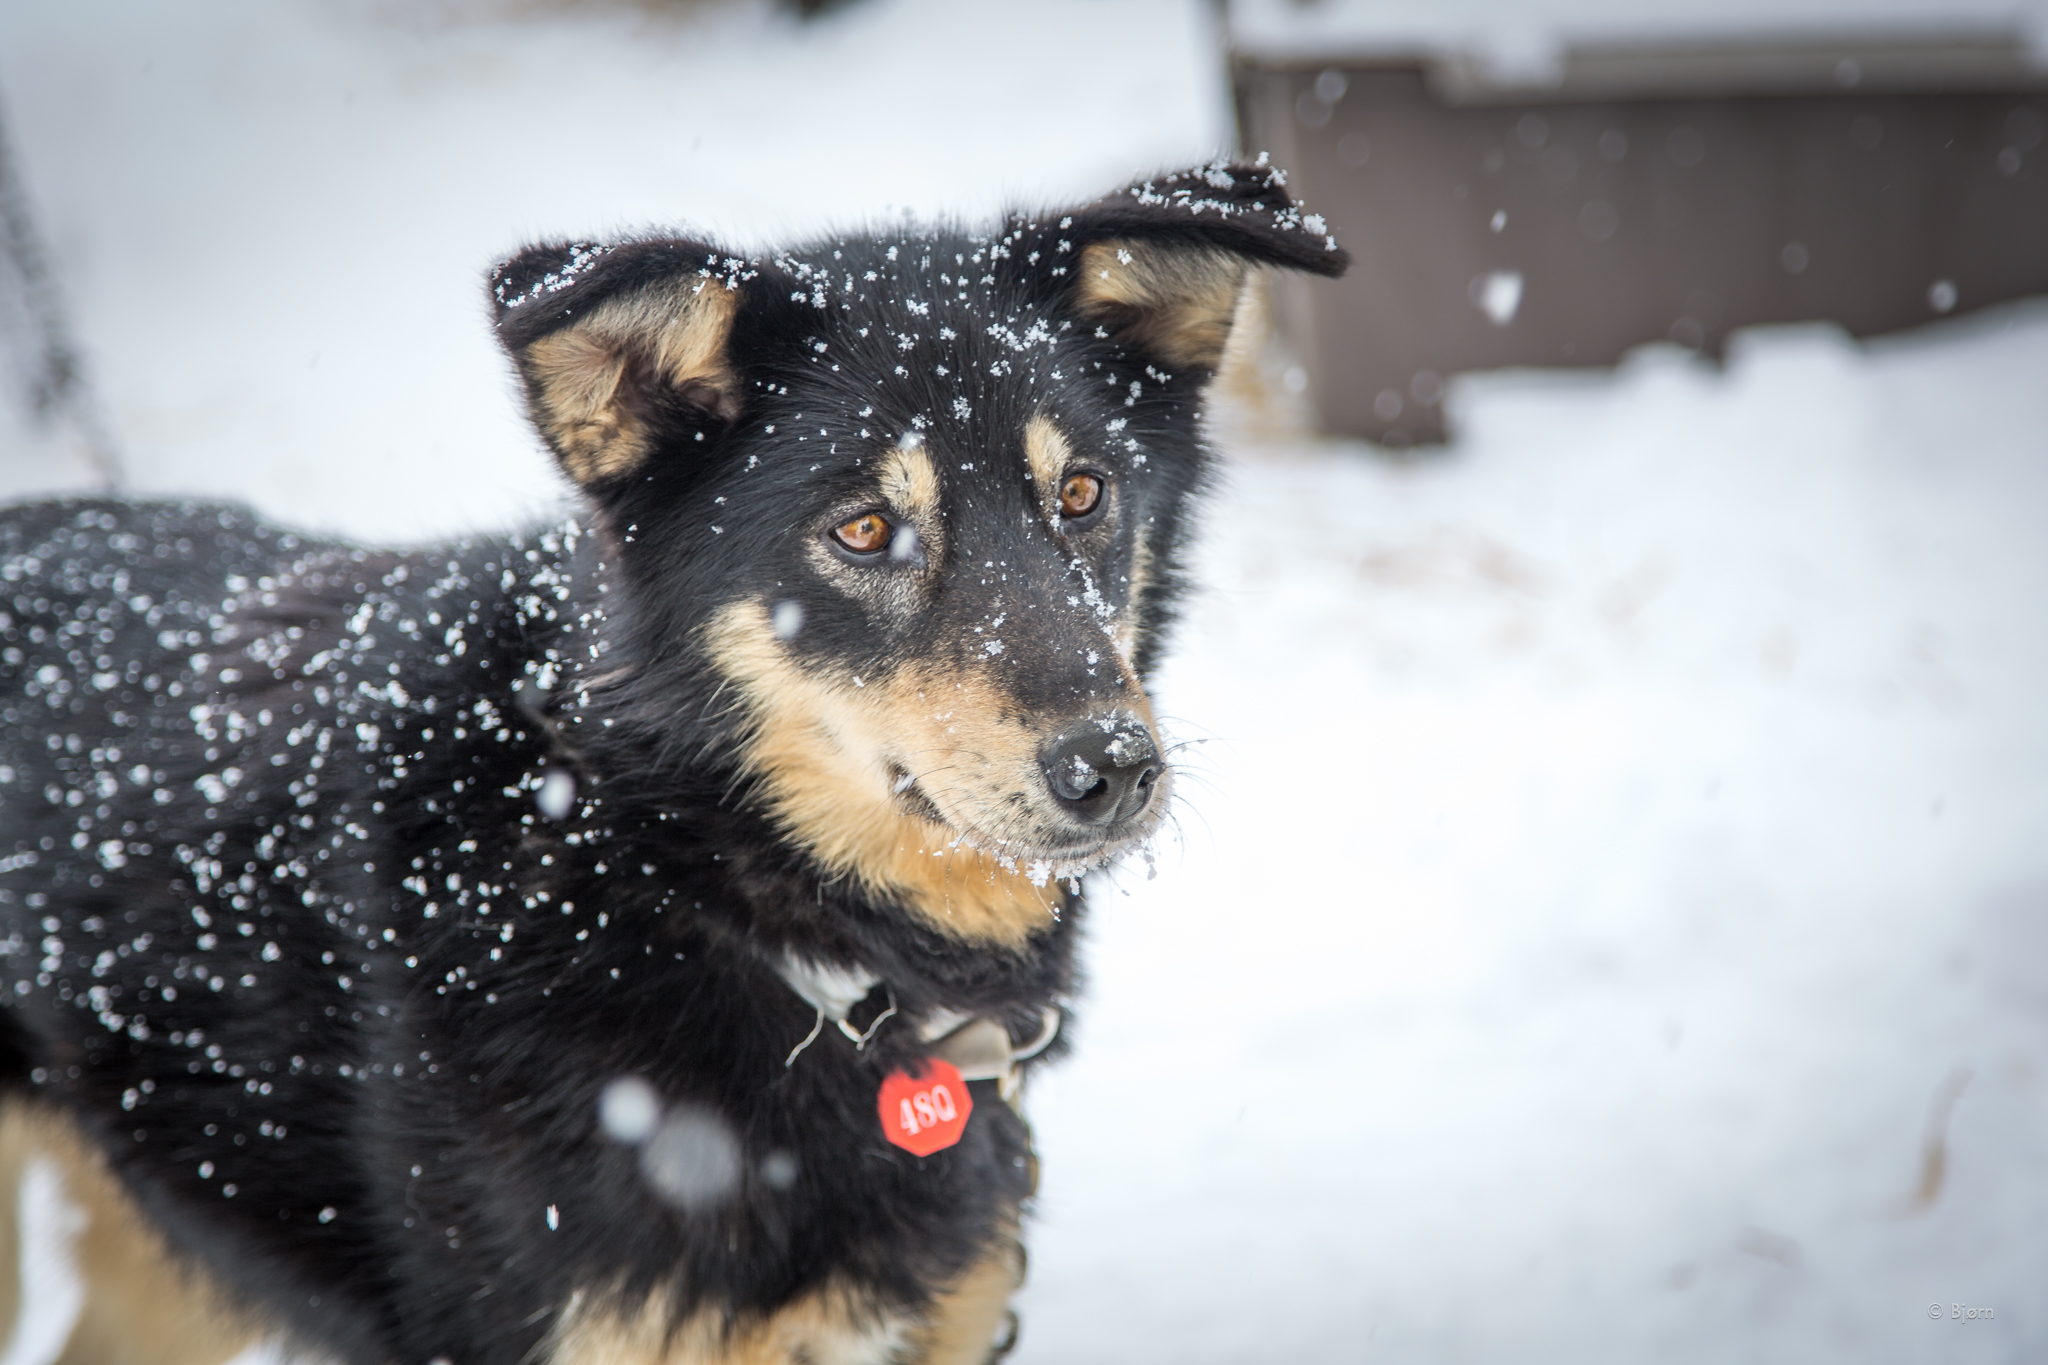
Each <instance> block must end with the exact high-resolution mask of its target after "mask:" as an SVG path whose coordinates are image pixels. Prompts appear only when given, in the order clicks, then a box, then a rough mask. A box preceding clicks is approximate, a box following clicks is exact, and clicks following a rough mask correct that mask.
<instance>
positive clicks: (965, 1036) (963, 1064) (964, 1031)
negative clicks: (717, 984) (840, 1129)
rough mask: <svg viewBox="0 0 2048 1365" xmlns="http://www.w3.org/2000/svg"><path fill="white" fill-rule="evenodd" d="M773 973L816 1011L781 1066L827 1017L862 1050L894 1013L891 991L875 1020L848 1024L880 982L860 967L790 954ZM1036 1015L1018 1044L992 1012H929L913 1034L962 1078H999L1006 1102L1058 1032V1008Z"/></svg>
mask: <svg viewBox="0 0 2048 1365" xmlns="http://www.w3.org/2000/svg"><path fill="white" fill-rule="evenodd" d="M775 974H776V975H777V976H780V977H781V978H782V980H783V983H784V984H785V985H787V986H788V987H789V988H790V989H791V990H792V991H794V992H796V994H797V995H798V996H800V997H801V998H802V999H803V1001H804V1002H805V1003H806V1004H808V1005H809V1006H810V1007H811V1008H812V1009H814V1010H816V1011H817V1018H816V1020H815V1021H814V1022H813V1023H812V1024H811V1031H810V1032H809V1033H807V1034H805V1035H804V1038H803V1041H802V1042H799V1043H798V1044H797V1045H796V1047H795V1048H793V1049H792V1050H791V1051H790V1054H789V1056H788V1057H787V1058H785V1059H784V1061H783V1063H782V1064H783V1065H784V1066H785V1067H788V1066H794V1065H795V1064H796V1059H797V1058H798V1057H799V1056H801V1055H802V1054H803V1050H804V1049H805V1048H807V1047H809V1046H810V1045H811V1044H812V1043H814V1042H816V1041H817V1038H818V1034H819V1033H820V1032H822V1031H823V1029H824V1027H825V1021H826V1020H827V1019H830V1020H832V1021H833V1023H835V1024H837V1025H838V1026H839V1031H840V1032H841V1033H843V1034H845V1035H846V1036H847V1037H848V1038H850V1039H852V1040H853V1045H854V1047H855V1048H860V1049H864V1048H866V1047H867V1045H868V1040H869V1039H871V1038H873V1037H874V1036H875V1031H876V1030H877V1029H879V1028H881V1027H882V1024H883V1022H884V1021H886V1020H887V1019H889V1018H891V1017H892V1016H893V1015H894V1014H895V1013H896V995H895V992H893V991H892V992H890V994H889V1008H887V1009H885V1010H883V1011H882V1012H881V1013H880V1014H879V1015H877V1016H875V1020H874V1022H873V1023H871V1024H869V1025H868V1026H867V1028H866V1029H865V1030H861V1029H857V1028H855V1027H854V1026H853V1025H852V1024H850V1023H848V1022H847V1018H846V1016H847V1015H848V1014H850V1013H851V1012H852V1010H853V1007H854V1006H855V1005H858V1004H859V1003H860V1002H861V1001H863V1000H865V999H866V998H867V997H868V994H869V992H871V991H873V990H874V988H875V987H876V986H879V985H881V984H882V978H881V977H879V976H876V975H875V974H874V973H873V972H870V971H868V970H867V969H866V968H864V967H857V966H848V967H840V966H832V965H829V964H826V963H820V962H810V961H806V960H805V959H803V958H800V957H797V956H796V955H795V954H793V953H792V954H785V955H784V956H783V958H782V960H781V961H780V962H779V963H777V964H776V966H775ZM1039 1017H1040V1019H1041V1021H1042V1023H1041V1025H1040V1028H1039V1031H1038V1036H1037V1037H1035V1038H1033V1039H1031V1041H1029V1042H1027V1043H1025V1044H1024V1045H1022V1046H1021V1047H1020V1046H1018V1045H1017V1044H1016V1043H1014V1042H1012V1041H1011V1039H1010V1030H1009V1029H1008V1028H1006V1027H1004V1025H1003V1023H1002V1021H1001V1020H999V1019H996V1018H995V1017H993V1016H992V1015H986V1014H982V1015H968V1014H961V1013H959V1012H958V1011H956V1010H945V1009H942V1010H937V1011H934V1012H933V1013H932V1014H931V1015H930V1016H929V1017H927V1018H926V1019H924V1020H923V1021H922V1022H921V1023H920V1024H919V1025H918V1029H917V1036H918V1040H919V1041H920V1042H925V1043H930V1044H933V1047H932V1055H933V1056H935V1057H938V1058H940V1059H941V1060H943V1061H947V1062H950V1063H952V1064H953V1065H954V1066H955V1067H957V1068H958V1069H959V1072H960V1078H961V1079H962V1080H968V1081H998V1082H1000V1083H1001V1092H1002V1096H1003V1098H1004V1099H1005V1100H1009V1099H1011V1098H1012V1097H1013V1096H1014V1095H1015V1094H1016V1093H1017V1087H1018V1085H1019V1084H1020V1083H1021V1081H1022V1079H1023V1069H1022V1064H1023V1063H1025V1062H1027V1061H1029V1060H1031V1059H1032V1058H1033V1057H1036V1056H1037V1055H1038V1054H1039V1053H1041V1052H1043V1051H1045V1050H1046V1049H1047V1048H1048V1047H1051V1046H1052V1041H1053V1039H1054V1038H1057V1037H1058V1036H1059V1031H1060V1023H1061V1020H1062V1019H1063V1017H1064V1016H1063V1015H1062V1014H1061V1012H1060V1010H1059V1008H1058V1007H1057V1006H1055V1005H1047V1006H1045V1007H1044V1008H1043V1009H1042V1010H1041V1011H1040V1013H1039Z"/></svg>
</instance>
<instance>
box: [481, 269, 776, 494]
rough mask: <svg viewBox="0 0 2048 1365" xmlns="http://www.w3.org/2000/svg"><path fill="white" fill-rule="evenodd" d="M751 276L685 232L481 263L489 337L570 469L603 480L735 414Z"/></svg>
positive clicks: (580, 479)
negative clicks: (492, 318) (740, 322)
mask: <svg viewBox="0 0 2048 1365" xmlns="http://www.w3.org/2000/svg"><path fill="white" fill-rule="evenodd" d="M753 277H754V270H753V268H752V267H751V266H750V265H748V264H747V263H746V262H743V261H741V260H739V259H737V258H735V257H732V256H729V255H727V254H726V253H723V252H721V251H720V250H719V249H718V248H717V247H715V246H712V245H710V244H708V243H704V242H698V241H692V240H688V239H685V238H654V239H651V240H646V241H638V242H625V243H622V244H620V245H617V246H609V247H608V246H597V245H592V244H590V243H584V242H569V243H552V244H548V245H543V246H534V247H528V248H527V249H526V250H524V251H522V252H520V253H519V254H518V255H517V256H514V257H513V258H512V259H511V260H509V261H506V262H505V263H503V264H502V265H500V266H498V268H497V269H495V270H493V271H492V272H491V281H490V287H491V301H492V307H493V311H494V313H495V314H496V321H497V331H498V340H499V341H501V342H503V343H504V346H505V349H506V350H507V351H509V352H511V355H512V359H513V362H514V363H515V364H516V365H518V367H519V377H520V378H521V379H522V380H523V381H524V382H525V385H526V398H527V407H528V409H529V410H530V412H531V413H532V416H533V423H534V425H535V426H536V427H537V428H539V430H540V434H541V437H542V438H543V439H544V440H545V441H546V442H547V443H548V445H549V447H550V448H552V449H553V451H554V452H555V458H556V459H557V460H558V461H559V462H560V463H561V466H562V468H563V469H564V470H565V471H566V472H567V473H568V475H569V477H570V478H572V479H574V480H576V482H577V483H579V484H581V485H583V486H584V487H586V488H590V487H594V486H597V485H601V484H605V483H609V482H611V481H613V480H616V479H619V478H622V477H625V476H627V475H630V474H633V473H635V472H637V471H639V470H641V469H643V468H645V467H646V466H647V465H649V464H650V463H651V462H653V461H655V460H658V459H661V458H664V457H673V455H674V454H675V451H676V450H677V449H680V448H683V447H684V446H686V445H687V444H688V443H689V442H690V441H691V440H692V439H693V438H697V437H701V436H702V435H704V434H705V433H706V431H707V429H711V430H717V431H722V430H723V429H724V428H726V427H728V426H730V425H731V424H732V423H733V421H734V420H735V419H737V418H738V416H739V413H740V407H741V395H740V380H739V374H738V372H737V370H736V368H735V366H734V364H733V361H732V358H731V346H730V343H731V340H732V332H733V326H734V323H735V321H736V320H737V319H738V317H739V316H740V313H741V311H742V309H743V308H744V307H745V306H746V303H747V294H748V285H747V283H746V282H747V281H748V280H750V279H752V278H753ZM691 448H693V449H695V450H702V449H703V448H704V447H703V446H701V445H697V446H694V447H691Z"/></svg>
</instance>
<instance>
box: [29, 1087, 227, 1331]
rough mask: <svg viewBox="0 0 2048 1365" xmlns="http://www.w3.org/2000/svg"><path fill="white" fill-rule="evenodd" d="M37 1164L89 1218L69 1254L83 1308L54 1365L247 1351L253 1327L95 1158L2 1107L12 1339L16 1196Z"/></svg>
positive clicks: (44, 1117)
mask: <svg viewBox="0 0 2048 1365" xmlns="http://www.w3.org/2000/svg"><path fill="white" fill-rule="evenodd" d="M37 1160H44V1161H48V1162H50V1163H51V1164H52V1165H53V1166H55V1168H56V1169H57V1171H58V1173H59V1175H60V1176H61V1177H62V1179H63V1183H64V1197H65V1199H66V1201H67V1202H69V1203H70V1204H72V1205H73V1206H74V1207H75V1208H77V1209H78V1210H79V1212H80V1213H82V1214H83V1215H84V1216H85V1223H84V1226H83V1227H82V1228H81V1229H80V1231H79V1233H78V1235H77V1238H76V1240H75V1241H73V1243H72V1245H71V1255H72V1259H73V1262H74V1264H75V1265H76V1267H77V1271H78V1275H79V1278H80V1279H82V1280H83V1281H84V1283H85V1307H84V1309H83V1310H82V1311H81V1312H80V1313H79V1315H78V1324H77V1326H76V1327H75V1328H73V1330H72V1333H71V1337H70V1340H69V1341H67V1342H66V1343H65V1346H64V1350H63V1352H62V1353H61V1354H60V1355H59V1356H58V1357H57V1365H221V1362H223V1361H227V1360H231V1359H233V1358H234V1357H235V1356H236V1355H237V1354H239V1353H240V1352H241V1351H242V1350H244V1349H245V1348H246V1347H248V1346H249V1345H251V1344H252V1343H253V1342H254V1341H255V1340H256V1338H257V1337H258V1335H259V1332H258V1329H257V1328H256V1327H255V1326H254V1324H252V1323H250V1322H248V1321H247V1320H246V1319H245V1318H243V1317H242V1316H241V1315H239V1314H238V1313H236V1312H235V1311H234V1310H233V1309H232V1308H231V1307H229V1306H228V1304H227V1303H226V1302H225V1301H224V1300H223V1298H222V1296H221V1295H220V1293H219V1292H218V1291H217V1290H216V1289H214V1288H213V1287H212V1286H211V1285H209V1284H208V1283H207V1282H206V1280H205V1279H204V1278H203V1276H202V1275H201V1273H200V1272H199V1271H197V1270H196V1269H194V1268H192V1267H189V1266H185V1265H182V1264H180V1263H178V1262H177V1261H176V1260H175V1259H174V1258H173V1257H172V1256H171V1253H170V1249H169V1247H168V1246H166V1245H165V1243H164V1239H163V1237H162V1235H161V1234H160V1233H158V1232H157V1231H156V1229H155V1228H153V1227H151V1226H150V1225H149V1224H148V1223H147V1222H146V1221H144V1219H143V1217H142V1214H141V1211H140V1210H138V1209H137V1208H136V1207H135V1203H134V1201H133V1200H132V1199H130V1198H129V1197H128V1193H127V1191H125V1190H124V1189H122V1188H121V1185H120V1183H119V1182H118V1181H117V1180H116V1179H115V1178H114V1176H113V1173H112V1172H110V1171H109V1170H108V1169H107V1166H106V1162H105V1161H104V1160H103V1159H102V1158H101V1157H100V1155H99V1153H97V1152H95V1151H93V1150H92V1149H91V1148H90V1147H88V1146H87V1145H86V1143H85V1142H84V1141H83V1140H81V1139H80V1138H79V1136H78V1134H77V1133H76V1132H75V1131H74V1130H73V1129H72V1127H71V1125H70V1124H69V1123H67V1122H65V1121H64V1120H63V1119H61V1118H59V1117H57V1116H56V1115H54V1114H51V1113H49V1112H47V1111H45V1110H42V1109H39V1108H37V1107H34V1106H31V1105H28V1104H25V1103H22V1102H21V1101H18V1100H15V1101H9V1102H7V1103H6V1104H5V1105H4V1106H0V1215H4V1223H0V1307H4V1308H5V1310H6V1315H5V1316H6V1321H5V1329H6V1331H7V1332H8V1333H9V1334H11V1333H12V1331H13V1329H14V1319H15V1316H16V1311H17V1309H18V1307H19V1301H20V1293H21V1289H20V1286H21V1273H20V1272H21V1266H20V1246H21V1232H20V1225H19V1222H20V1191H21V1182H22V1178H23V1177H24V1176H25V1175H26V1174H27V1173H28V1171H29V1168H30V1166H31V1164H32V1163H33V1162H35V1161H37Z"/></svg>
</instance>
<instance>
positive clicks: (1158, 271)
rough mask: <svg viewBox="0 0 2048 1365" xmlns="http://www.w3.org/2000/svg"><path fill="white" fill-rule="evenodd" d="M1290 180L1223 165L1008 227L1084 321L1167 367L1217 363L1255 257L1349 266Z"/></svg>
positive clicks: (1334, 268) (1261, 168)
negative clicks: (1028, 242)
mask: <svg viewBox="0 0 2048 1365" xmlns="http://www.w3.org/2000/svg"><path fill="white" fill-rule="evenodd" d="M1286 183H1287V180H1286V176H1285V175H1284V174H1283V173H1282V172H1281V171H1279V170H1276V169H1275V168H1273V167H1271V166H1267V165H1264V164H1259V165H1228V164H1224V163H1221V162H1219V163H1217V164H1214V165H1210V166H1201V167H1197V168H1195V169H1193V170H1187V171H1178V172H1175V173H1173V174H1170V175H1162V176H1158V177H1156V178H1154V179H1151V180H1144V181H1140V182H1139V183H1137V184H1135V185H1129V186H1126V187H1125V188H1123V189H1121V190H1119V191H1117V192H1116V193H1114V194H1111V195H1107V196H1105V197H1103V198H1102V199H1099V200H1097V201H1096V202H1095V203H1093V204H1090V205H1088V206H1087V207H1085V208H1080V209H1076V210H1074V211H1073V212H1072V213H1069V214H1064V215H1053V216H1052V220H1051V221H1050V222H1048V221H1046V220H1043V219H1041V220H1039V222H1038V223H1037V224H1036V225H1035V227H1036V229H1037V230H1036V231H1035V232H1033V231H1030V230H1029V228H1030V226H1032V225H1026V224H1022V223H1015V222H1014V221H1013V224H1012V226H1013V228H1021V229H1025V231H1026V233H1027V234H1028V235H1029V236H1030V237H1032V238H1034V239H1036V241H1037V243H1038V247H1037V252H1038V257H1039V259H1038V261H1037V262H1035V263H1033V267H1032V268H1033V270H1034V271H1035V272H1037V273H1038V275H1039V279H1040V280H1041V281H1042V282H1044V283H1049V284H1050V285H1051V286H1053V287H1054V288H1055V289H1056V290H1058V291H1059V292H1063V293H1065V294H1066V295H1067V296H1068V298H1069V300H1070V301H1071V305H1072V307H1073V308H1074V310H1075V311H1076V312H1078V313H1079V314H1080V315H1081V316H1082V317H1083V318H1084V319H1086V320H1088V321H1090V322H1093V323H1095V324H1096V325H1097V326H1100V327H1103V328H1105V329H1106V330H1107V331H1108V332H1109V334H1110V335H1112V336H1114V337H1115V338H1116V339H1117V340H1119V341H1121V342H1123V343H1124V344H1125V345H1128V346H1131V347H1134V348H1136V349H1138V350H1140V351H1143V352H1145V353H1146V354H1148V355H1151V356H1155V357H1157V358H1158V359H1160V360H1162V361H1164V362H1165V363H1166V364H1167V365H1170V366H1173V367H1175V368H1182V369H1186V368H1194V369H1202V370H1214V369H1215V368H1216V367H1217V365H1218V364H1220V363H1221V362H1222V359H1223V346H1224V343H1225V342H1226V341H1227V340H1228V339H1229V337H1230V324H1231V320H1232V319H1233V318H1234V317H1235V316H1236V313H1237V301H1238V296H1239V294H1240V293H1242V292H1243V289H1244V282H1245V278H1246V276H1247V275H1248V274H1249V273H1250V271H1251V268H1252V267H1253V266H1254V265H1273V266H1281V267H1283V268H1286V269H1289V270H1304V271H1307V272H1309V273H1310V274H1315V275H1330V276H1336V275H1341V274H1343V273H1344V271H1345V269H1346V268H1347V267H1348V266H1349V265H1350V264H1351V257H1350V255H1349V253H1347V252H1346V251H1345V250H1344V249H1343V248H1342V247H1340V246H1338V245H1337V239H1336V238H1335V237H1333V236H1331V235H1330V233H1329V230H1328V228H1327V227H1326V225H1325V224H1324V223H1323V220H1322V219H1321V218H1320V217H1317V216H1316V215H1314V214H1304V213H1303V212H1302V211H1301V210H1300V208H1299V207H1297V206H1296V205H1295V203H1294V201H1293V200H1292V199H1290V198H1289V197H1288V195H1287V189H1286ZM1020 254H1022V253H1020Z"/></svg>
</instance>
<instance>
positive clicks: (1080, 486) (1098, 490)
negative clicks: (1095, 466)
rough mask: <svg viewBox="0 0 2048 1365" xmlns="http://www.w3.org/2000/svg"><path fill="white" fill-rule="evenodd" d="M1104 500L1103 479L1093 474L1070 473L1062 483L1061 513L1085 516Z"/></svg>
mask: <svg viewBox="0 0 2048 1365" xmlns="http://www.w3.org/2000/svg"><path fill="white" fill-rule="evenodd" d="M1101 501H1102V480H1100V479H1098V478H1096V477H1095V476H1094V475H1093V474H1069V475H1067V481H1066V482H1065V483H1063V484H1061V485H1060V514H1061V515H1062V516H1067V517H1085V516H1087V515H1088V514H1089V513H1090V512H1093V511H1094V510H1095V504H1097V503H1099V502H1101Z"/></svg>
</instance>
